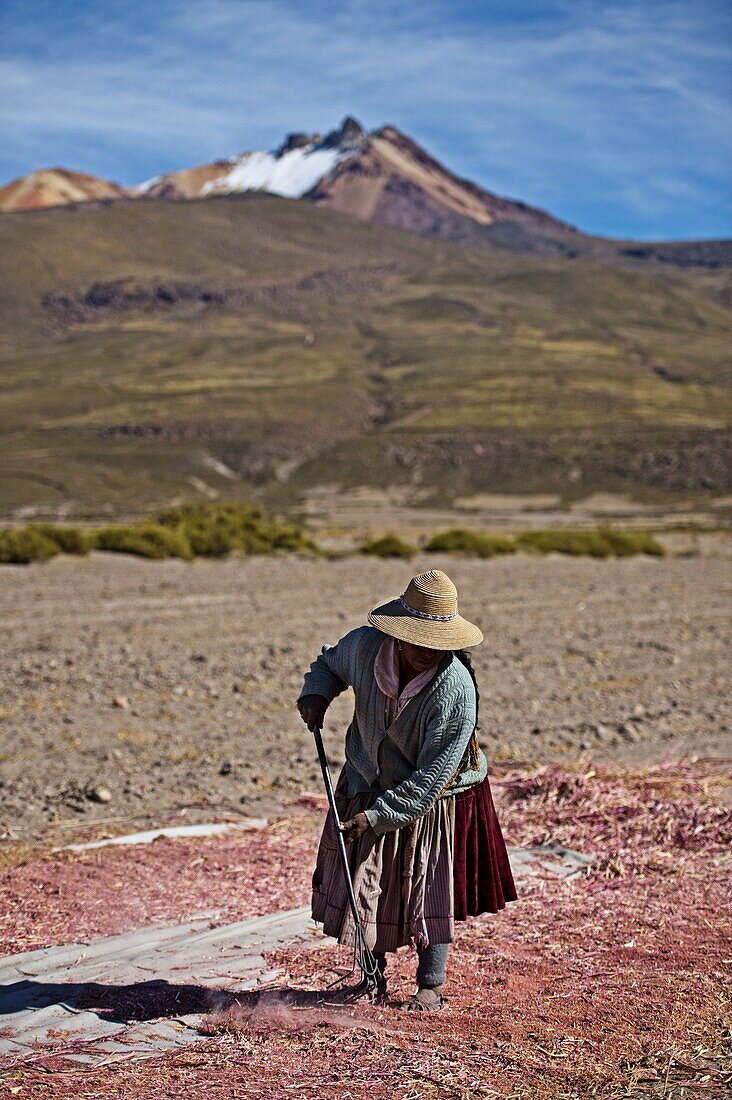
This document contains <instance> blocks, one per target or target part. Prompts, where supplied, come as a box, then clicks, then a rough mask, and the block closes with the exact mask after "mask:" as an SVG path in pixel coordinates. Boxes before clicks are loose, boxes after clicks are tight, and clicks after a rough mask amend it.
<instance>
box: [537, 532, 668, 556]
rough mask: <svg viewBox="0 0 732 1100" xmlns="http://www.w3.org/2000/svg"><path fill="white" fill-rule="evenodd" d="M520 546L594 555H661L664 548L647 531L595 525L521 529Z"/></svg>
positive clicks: (540, 550)
mask: <svg viewBox="0 0 732 1100" xmlns="http://www.w3.org/2000/svg"><path fill="white" fill-rule="evenodd" d="M517 541H518V543H519V545H520V546H522V547H526V548H527V549H532V550H538V551H539V553H541V554H551V553H557V554H574V555H587V556H589V557H593V558H609V557H630V556H631V555H633V554H654V555H657V556H662V555H663V554H664V553H665V551H664V549H663V547H662V546H661V544H660V542H658V541H657V540H656V539H655V538H654V537H653V536H652V535H649V534H648V533H646V532H643V531H639V532H624V531H613V530H611V529H609V528H604V527H600V528H596V529H594V530H588V531H565V530H561V529H560V530H556V531H524V532H523V533H522V534H520V535H519V536H518V538H517Z"/></svg>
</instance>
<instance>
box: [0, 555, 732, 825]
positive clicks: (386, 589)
mask: <svg viewBox="0 0 732 1100" xmlns="http://www.w3.org/2000/svg"><path fill="white" fill-rule="evenodd" d="M666 543H667V546H668V547H669V550H670V553H669V556H668V557H666V558H665V559H662V560H657V559H650V558H633V559H626V560H613V561H595V560H591V559H572V558H565V557H559V556H549V557H534V556H529V555H523V554H522V555H517V556H515V557H511V558H502V559H495V560H493V561H488V562H480V561H475V560H467V559H459V558H454V557H453V558H450V557H441V556H437V555H422V556H420V557H418V558H415V559H414V560H413V561H412V562H407V563H404V562H394V561H381V560H373V559H367V558H358V557H349V558H343V559H340V560H306V559H301V558H297V557H293V556H291V557H286V558H285V557H283V558H259V559H258V558H249V559H239V560H228V561H222V562H212V561H197V562H195V563H193V564H190V563H184V562H180V561H166V562H149V561H144V560H140V559H136V558H132V557H126V556H122V555H111V554H93V555H91V556H90V557H89V558H88V559H82V560H77V559H74V558H72V557H59V558H57V559H55V560H53V561H51V562H49V563H47V564H43V565H33V566H29V567H11V566H3V567H0V606H1V607H2V617H3V621H4V625H3V635H4V644H3V661H2V666H1V668H0V731H1V733H0V761H1V762H2V767H1V770H0V828H1V829H2V833H1V834H0V835H3V836H4V838H5V839H6V840H10V841H13V840H16V841H19V842H21V843H36V842H38V841H39V840H42V841H43V842H44V843H45V842H48V841H49V840H51V839H53V840H54V842H56V843H58V842H59V840H61V841H62V842H64V843H66V842H70V841H72V840H77V839H79V838H80V837H82V836H84V835H85V833H86V832H87V831H89V832H95V833H98V832H99V831H100V828H102V827H103V828H104V829H108V830H109V832H123V831H129V827H130V826H132V825H134V826H135V827H136V826H137V824H138V822H155V823H158V822H159V823H163V822H165V821H166V820H170V819H171V818H172V817H173V816H176V815H177V817H180V814H181V810H184V811H185V815H186V819H187V820H191V821H194V820H200V819H203V818H206V819H209V820H210V819H212V817H214V816H215V817H222V816H223V817H226V816H231V817H235V816H237V815H241V814H245V815H252V814H262V813H265V814H266V813H273V812H274V813H283V812H289V810H290V809H291V808H292V807H293V806H297V804H298V799H302V794H303V792H307V791H317V790H319V789H320V780H319V772H318V769H317V758H316V755H315V751H314V747H313V744H312V739H311V736H310V734H309V733H308V731H307V730H306V729H305V727H304V726H303V725H302V723H301V722H300V720H299V717H298V715H297V712H296V710H295V708H294V701H295V698H296V697H297V694H298V692H299V690H300V686H301V682H302V674H303V671H304V670H305V669H306V668H307V665H308V663H309V662H310V660H312V659H313V658H314V657H315V656H316V655H317V653H318V652H319V650H320V647H321V646H322V645H323V644H324V643H332V642H335V641H336V640H337V639H338V638H339V637H340V636H341V635H343V634H344V633H345V632H346V631H347V630H349V629H351V628H352V627H355V626H357V625H359V624H360V623H362V622H363V621H364V617H365V614H366V612H367V611H368V610H369V608H370V607H372V606H373V605H374V604H376V603H377V602H380V601H381V600H383V599H386V598H387V597H390V596H392V595H395V594H397V593H398V592H400V591H402V590H403V589H404V587H405V585H406V583H407V581H408V579H409V577H410V576H411V575H412V573H413V572H418V571H420V570H421V569H427V568H436V567H438V568H443V569H445V571H446V572H448V573H449V574H450V575H451V576H452V577H453V578H454V580H455V581H456V583H457V585H458V589H459V592H460V602H461V609H462V611H463V613H464V614H465V615H467V616H468V617H470V618H472V619H474V620H476V621H477V622H478V623H480V625H481V626H482V628H483V631H484V633H485V635H486V642H485V644H484V645H483V646H482V647H480V648H479V649H478V650H477V651H476V665H477V670H478V676H479V680H480V684H481V739H482V743H483V745H484V746H485V748H486V751H487V752H488V754H489V756H490V757H491V758H492V759H493V761H494V765H495V767H500V766H501V765H502V764H505V763H508V762H511V763H518V762H526V761H529V762H537V763H541V762H552V761H556V762H567V761H572V760H576V759H577V758H578V757H581V756H585V757H586V758H587V759H588V760H597V761H600V762H605V763H617V762H621V763H628V764H633V765H638V764H643V763H646V762H654V761H658V760H661V759H663V758H664V756H666V755H674V754H680V753H684V754H687V755H688V754H689V753H696V754H699V755H703V756H724V755H729V745H730V739H729V734H730V710H729V700H728V699H726V698H725V686H726V685H725V674H724V670H725V667H726V666H727V665H728V659H729V657H728V649H729V644H728V643H729V618H730V601H729V591H730V587H731V586H732V569H731V568H730V565H731V561H730V543H729V541H728V540H726V539H725V538H724V536H721V535H719V536H716V535H705V536H703V537H702V538H701V539H700V538H699V537H698V536H697V537H696V538H695V541H694V544H693V553H690V545H691V544H690V543H689V542H688V541H686V540H684V539H683V538H682V537H681V536H679V537H677V538H676V539H675V537H674V536H669V537H668V538H667V539H666ZM351 705H352V701H351V700H349V698H348V696H347V695H345V696H343V697H341V698H340V699H339V700H337V701H336V703H335V704H334V705H333V707H332V710H331V711H330V713H329V719H328V723H327V731H326V733H327V738H328V742H329V745H330V748H331V759H332V762H333V764H334V765H336V766H337V764H338V762H339V761H340V760H341V759H342V753H341V743H342V738H343V733H344V730H345V726H346V724H347V720H348V716H349V711H350V707H351ZM107 796H109V797H107ZM100 799H103V800H104V801H100Z"/></svg>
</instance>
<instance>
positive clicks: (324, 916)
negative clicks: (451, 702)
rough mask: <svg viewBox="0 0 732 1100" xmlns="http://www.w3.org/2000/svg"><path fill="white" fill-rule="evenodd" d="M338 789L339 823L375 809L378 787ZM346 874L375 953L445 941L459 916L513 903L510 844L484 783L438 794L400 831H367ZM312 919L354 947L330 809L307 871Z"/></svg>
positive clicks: (350, 849)
mask: <svg viewBox="0 0 732 1100" xmlns="http://www.w3.org/2000/svg"><path fill="white" fill-rule="evenodd" d="M338 786H339V789H338V791H337V792H336V799H337V804H338V812H339V814H340V817H341V820H342V821H347V820H348V819H349V818H351V817H355V816H356V814H357V813H361V812H362V811H363V810H367V809H368V808H369V807H370V806H371V805H373V803H374V801H375V800H376V798H378V792H375V791H368V792H366V793H364V794H357V795H354V797H353V798H348V797H347V796H346V797H344V795H343V793H342V786H341V783H340V782H339V785H338ZM346 851H347V853H348V858H349V864H350V869H351V878H352V880H353V884H354V890H355V894H356V900H357V903H358V909H359V914H360V916H361V921H362V923H363V929H364V935H365V938H366V943H367V944H368V946H369V947H370V948H371V950H372V951H396V949H397V948H398V947H403V946H405V945H407V944H411V945H414V946H418V947H426V946H427V945H428V944H430V943H450V942H452V940H453V939H454V936H455V921H456V920H465V919H466V917H468V916H478V915H479V914H480V913H495V912H498V910H499V909H503V908H504V906H505V905H506V903H507V902H509V901H515V900H516V888H515V885H514V881H513V875H512V874H511V867H510V864H509V861H508V854H507V852H506V845H505V843H504V840H503V836H502V834H501V828H500V825H499V823H498V817H497V816H496V811H495V807H494V805H493V798H492V796H491V789H490V784H489V782H488V779H487V778H486V779H484V780H483V782H482V783H479V784H478V785H477V786H476V787H471V788H469V789H468V790H466V791H462V792H460V793H459V794H457V795H452V796H449V797H446V798H440V799H438V800H437V802H436V803H435V805H434V806H433V808H432V809H431V810H430V811H429V812H428V813H426V814H424V816H422V817H420V818H418V819H417V821H415V822H413V824H411V825H407V826H405V827H404V828H403V829H396V830H394V831H392V832H388V833H384V835H383V836H376V835H375V834H374V832H373V831H372V830H368V831H367V832H366V833H365V834H364V835H363V836H362V837H361V838H360V839H359V840H357V841H354V842H353V843H352V844H349V845H347V847H346ZM312 915H313V919H314V920H316V921H319V922H320V923H322V925H323V931H324V933H325V934H326V935H327V936H335V937H336V939H337V940H338V942H339V943H342V944H347V945H353V941H354V928H353V920H352V918H351V913H350V909H349V906H348V895H347V891H346V884H345V881H344V878H343V871H342V869H341V864H340V856H339V852H338V836H337V832H336V829H335V823H334V821H333V815H332V814H331V813H330V811H329V812H328V816H327V817H326V820H325V826H324V828H323V834H322V836H321V839H320V846H319V848H318V856H317V861H316V865H315V872H314V874H313V896H312Z"/></svg>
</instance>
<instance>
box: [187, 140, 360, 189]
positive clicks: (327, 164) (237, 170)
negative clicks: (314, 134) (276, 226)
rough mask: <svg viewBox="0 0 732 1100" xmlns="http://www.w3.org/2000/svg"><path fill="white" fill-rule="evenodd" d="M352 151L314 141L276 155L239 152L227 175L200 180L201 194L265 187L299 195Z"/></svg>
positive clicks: (351, 153) (311, 186) (350, 154)
mask: <svg viewBox="0 0 732 1100" xmlns="http://www.w3.org/2000/svg"><path fill="white" fill-rule="evenodd" d="M352 155H353V150H352V149H338V148H332V149H324V148H318V147H317V146H315V145H306V146H304V147H303V148H302V149H291V150H290V151H289V152H287V153H283V154H282V155H281V156H279V157H278V156H275V155H274V153H243V154H242V156H240V157H237V158H236V161H235V163H234V167H233V168H232V170H231V171H230V172H229V173H228V174H227V175H225V176H220V177H219V178H218V179H215V180H210V181H209V182H208V183H206V184H204V186H203V187H202V188H201V195H202V196H203V195H212V194H228V193H230V192H232V191H269V192H271V194H273V195H282V196H283V197H284V198H287V199H300V198H302V196H303V195H305V194H306V193H307V192H308V191H310V190H311V188H313V187H314V186H315V184H316V183H317V182H318V181H319V180H321V179H322V178H323V176H325V175H327V174H328V172H330V171H332V169H333V168H334V167H335V166H336V164H338V163H339V162H340V161H342V160H345V159H346V157H350V156H352Z"/></svg>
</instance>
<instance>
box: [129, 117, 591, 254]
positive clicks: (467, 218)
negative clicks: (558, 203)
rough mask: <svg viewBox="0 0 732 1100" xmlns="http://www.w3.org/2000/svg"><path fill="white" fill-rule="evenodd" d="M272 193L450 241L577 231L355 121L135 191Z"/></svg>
mask: <svg viewBox="0 0 732 1100" xmlns="http://www.w3.org/2000/svg"><path fill="white" fill-rule="evenodd" d="M242 191H268V192H271V193H272V194H275V195H283V196H285V197H287V198H293V199H304V200H306V201H308V202H313V203H316V204H318V205H322V206H329V207H331V208H332V209H334V210H338V211H341V212H342V213H345V214H350V215H352V216H354V217H357V218H361V219H363V220H366V221H375V222H379V223H380V224H382V225H390V226H393V227H396V228H399V229H409V230H412V231H414V232H417V233H425V234H428V235H433V236H445V237H448V238H464V237H465V234H466V226H467V227H468V231H469V227H470V226H472V227H473V228H475V227H487V226H491V225H493V224H494V223H496V222H501V221H507V222H511V223H512V224H513V225H514V226H516V225H518V226H519V227H521V231H522V232H524V233H525V232H526V230H527V229H528V230H530V231H531V232H533V233H536V232H537V231H538V232H539V233H540V234H542V235H546V234H549V236H555V235H557V234H558V235H559V236H561V237H564V236H566V235H567V234H573V233H574V232H575V231H574V230H572V229H571V227H570V226H567V225H566V224H564V223H563V222H560V221H559V220H558V219H556V218H553V217H551V215H549V214H546V213H545V212H544V211H542V210H538V209H536V208H535V207H531V206H527V205H526V204H525V203H520V202H515V201H512V200H510V199H504V198H500V197H499V196H498V195H494V194H492V193H491V192H490V191H484V190H483V189H482V188H481V187H478V186H477V185H476V184H474V183H471V182H470V181H469V180H465V179H461V178H460V177H459V176H456V175H455V174H454V173H452V172H450V171H449V170H448V169H447V168H445V167H444V166H443V165H442V164H440V163H439V161H437V160H435V159H434V157H431V156H430V155H429V153H427V152H426V151H425V150H424V149H423V148H421V146H419V145H417V143H416V142H414V141H412V140H411V138H409V137H407V136H406V135H405V134H402V133H401V132H400V131H399V130H397V128H396V127H395V126H383V127H381V128H380V129H377V130H373V131H371V132H367V131H366V130H364V129H363V127H362V126H361V125H360V123H359V122H357V121H356V120H355V119H354V118H350V117H348V118H345V119H344V120H343V122H342V123H341V125H340V126H339V127H338V129H336V130H332V131H331V132H330V133H328V134H326V135H325V136H323V135H321V134H304V133H294V134H289V135H288V137H287V138H286V139H285V141H284V142H283V144H282V145H281V146H280V147H279V148H278V149H276V150H274V151H273V152H268V153H267V152H247V153H242V154H241V155H239V156H236V157H232V158H230V159H229V160H220V161H215V162H213V163H211V164H203V165H199V166H198V167H195V168H187V169H182V170H181V171H178V172H167V173H165V174H164V175H161V176H156V177H155V178H154V179H152V180H148V181H147V182H146V183H143V184H141V185H140V186H139V187H138V188H136V189H134V194H135V195H137V196H139V197H147V198H164V199H192V198H209V197H211V196H213V195H225V194H232V193H235V192H242Z"/></svg>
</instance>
